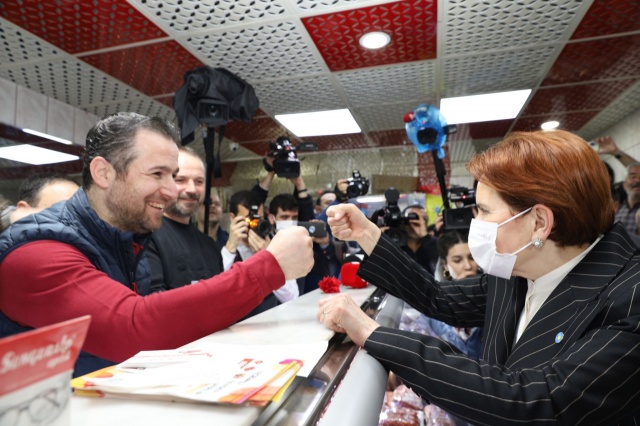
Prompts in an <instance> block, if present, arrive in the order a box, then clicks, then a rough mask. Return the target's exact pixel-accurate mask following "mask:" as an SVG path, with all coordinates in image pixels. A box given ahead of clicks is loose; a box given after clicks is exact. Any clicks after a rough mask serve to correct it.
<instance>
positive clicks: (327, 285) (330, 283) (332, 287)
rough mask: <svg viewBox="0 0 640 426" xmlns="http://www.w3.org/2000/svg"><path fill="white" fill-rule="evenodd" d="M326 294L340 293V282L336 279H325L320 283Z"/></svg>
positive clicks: (319, 285)
mask: <svg viewBox="0 0 640 426" xmlns="http://www.w3.org/2000/svg"><path fill="white" fill-rule="evenodd" d="M318 287H320V290H322V291H323V292H324V293H340V280H338V279H337V278H336V277H324V278H323V279H321V280H320V282H319V283H318Z"/></svg>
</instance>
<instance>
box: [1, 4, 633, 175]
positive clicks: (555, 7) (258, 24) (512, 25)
mask: <svg viewBox="0 0 640 426" xmlns="http://www.w3.org/2000/svg"><path fill="white" fill-rule="evenodd" d="M369 30H381V31H385V32H387V33H388V34H389V35H390V36H391V37H392V42H391V44H390V45H389V46H387V47H385V48H382V49H379V50H375V51H365V50H364V49H363V48H362V47H361V46H360V45H359V44H358V39H359V37H360V35H362V34H363V33H364V32H366V31H369ZM201 65H208V66H212V67H224V68H226V69H228V70H229V71H231V72H233V73H235V74H237V75H238V76H240V77H241V78H243V79H244V80H246V81H247V82H249V83H250V84H252V85H253V86H254V88H255V91H256V94H257V96H258V98H259V101H260V111H259V115H258V116H257V117H256V118H255V119H254V120H253V121H252V122H250V123H248V122H247V123H245V122H230V123H229V124H228V126H227V131H226V134H225V138H226V139H227V140H226V142H225V143H224V144H223V146H222V159H223V162H228V163H234V164H235V162H237V161H240V162H242V161H244V160H259V159H260V157H261V156H262V155H263V154H264V152H266V149H267V147H268V142H269V141H271V140H273V139H275V138H276V137H278V136H281V135H285V134H287V130H286V129H284V128H283V127H281V126H280V125H279V124H278V122H277V121H275V119H274V116H275V115H276V114H284V113H294V112H309V111H321V110H329V109H339V108H347V109H349V110H350V111H351V113H352V114H353V116H354V117H355V119H356V121H357V122H358V124H359V125H360V127H361V129H362V133H360V134H355V135H337V136H328V137H319V138H304V140H311V141H314V140H315V141H317V142H318V145H319V148H320V153H325V154H326V155H335V157H336V159H335V160H334V161H333V162H332V161H325V162H324V163H322V166H321V167H326V168H333V167H334V165H336V164H341V165H343V166H345V167H350V166H349V165H350V164H351V163H352V162H354V161H356V160H353V161H351V160H345V159H344V155H345V154H344V152H345V151H346V152H348V156H349V157H351V156H354V157H355V158H357V153H358V151H359V150H366V151H367V152H368V153H371V152H372V151H373V150H376V149H383V151H384V152H386V151H394V150H396V149H397V150H398V152H405V153H406V150H407V149H413V147H412V146H411V145H410V144H409V142H408V140H407V138H406V134H405V132H404V122H403V117H404V115H405V114H406V113H407V112H409V111H412V110H413V109H415V108H416V107H417V106H418V104H420V103H431V104H434V105H436V106H438V105H439V103H440V100H441V99H442V97H448V96H462V95H469V94H480V93H490V92H496V91H503V90H514V89H532V91H533V93H532V95H531V96H530V99H529V101H528V103H527V104H526V105H525V108H524V110H523V111H522V112H521V113H520V114H519V115H518V117H516V118H515V119H513V120H501V121H497V122H489V123H472V124H465V125H460V126H459V131H458V133H456V134H454V135H452V136H450V137H449V140H448V144H449V145H450V149H448V150H447V157H446V159H445V160H446V161H447V162H448V161H450V162H453V163H455V164H459V163H464V162H466V161H467V160H468V158H469V157H470V156H471V155H472V154H473V153H474V152H476V151H477V150H479V149H484V148H485V147H486V146H488V145H490V144H492V143H494V142H495V141H496V140H498V139H499V138H501V137H503V136H504V135H505V134H506V133H508V132H509V131H511V130H524V129H526V130H531V129H536V128H538V126H539V125H540V124H541V123H542V122H543V121H545V120H548V119H556V120H559V121H561V126H562V127H563V128H566V129H570V130H572V131H575V132H578V133H579V134H581V135H583V136H585V137H587V138H591V137H594V136H598V135H599V134H600V133H601V132H603V131H605V130H606V129H608V128H610V127H611V126H613V125H614V124H616V123H617V122H619V121H621V120H623V119H624V118H625V117H626V116H628V115H629V114H631V113H633V112H634V111H636V110H638V109H639V108H640V7H639V5H638V2H637V1H632V0H615V1H614V0H585V1H581V0H558V1H555V2H549V1H547V0H527V1H519V2H513V1H510V0H495V1H491V2H488V1H466V0H215V1H213V0H207V1H198V0H167V1H155V0H129V1H125V0H104V1H103V0H101V1H82V0H64V1H38V0H4V1H2V2H0V78H2V79H6V80H9V81H11V82H13V83H16V84H18V85H20V86H24V87H26V88H28V89H31V90H33V91H36V92H38V93H41V94H44V95H46V96H48V97H50V98H52V99H56V100H58V101H61V102H64V103H67V104H69V105H73V106H75V107H77V108H81V109H84V110H85V111H87V112H90V113H92V114H96V115H98V116H103V115H107V114H111V113H114V112H117V111H121V110H125V109H126V110H133V111H136V112H139V113H142V114H157V115H160V116H163V117H166V118H168V119H171V120H175V114H174V113H173V110H172V106H173V94H174V92H175V91H176V90H177V89H178V88H179V87H180V86H181V85H182V84H183V75H184V73H185V72H186V71H188V70H190V69H193V68H195V67H198V66H201ZM292 138H293V140H294V141H297V140H298V139H297V138H295V137H292ZM229 141H236V142H239V143H241V148H240V149H238V150H237V151H230V150H228V143H229ZM196 143H198V141H196V142H194V146H195V144H196ZM198 149H199V150H202V149H203V148H202V147H201V143H200V145H198ZM394 152H395V151H394ZM389 156H390V157H391V158H393V159H394V160H396V161H397V164H395V165H394V168H393V170H394V173H399V171H400V170H401V165H402V164H405V163H406V173H407V174H408V175H413V173H415V171H416V170H418V171H419V172H420V173H424V174H425V176H429V177H428V178H425V180H424V181H422V182H421V185H423V186H424V185H427V184H428V185H431V184H432V183H433V179H434V177H433V172H432V171H430V170H432V169H433V164H432V163H429V161H430V160H429V159H428V158H427V159H425V157H428V156H425V155H404V156H403V155H395V154H391V153H390V154H389ZM338 157H339V159H338ZM381 161H382V160H381ZM14 166H15V165H14ZM0 167H3V165H1V164H0ZM4 167H8V166H6V165H5V166H4ZM252 167H253V166H252ZM252 167H249V166H246V167H238V168H237V169H235V170H236V173H238V172H240V171H245V170H253V169H254V168H255V169H260V167H259V165H258V166H256V167H254V168H252ZM319 167H320V166H319ZM381 167H382V166H381ZM9 168H11V167H9ZM260 170H261V169H260ZM317 174H322V170H318V171H317V173H316V175H317ZM429 182H431V183H429Z"/></svg>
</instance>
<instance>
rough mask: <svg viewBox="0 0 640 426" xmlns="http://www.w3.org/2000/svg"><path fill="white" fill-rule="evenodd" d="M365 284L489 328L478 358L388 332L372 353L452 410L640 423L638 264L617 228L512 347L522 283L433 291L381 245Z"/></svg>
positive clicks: (486, 279) (372, 342) (365, 267)
mask: <svg viewBox="0 0 640 426" xmlns="http://www.w3.org/2000/svg"><path fill="white" fill-rule="evenodd" d="M359 274H360V276H361V277H362V278H364V279H365V280H367V281H368V282H370V283H372V284H374V285H377V286H379V287H382V288H384V289H386V290H387V291H389V292H390V293H391V294H393V295H395V296H397V297H400V298H402V299H404V300H405V301H407V302H409V303H410V304H411V305H413V306H414V307H415V308H416V309H418V310H420V311H422V312H424V313H425V314H426V315H429V316H432V317H435V318H438V319H441V320H443V321H445V322H448V323H450V324H452V325H456V326H465V327H474V326H480V327H484V336H485V337H484V343H483V356H482V359H481V360H473V359H470V358H468V357H466V356H464V355H462V354H460V352H459V351H458V350H456V349H455V348H453V347H452V346H450V345H449V344H447V343H445V342H443V341H441V340H439V339H437V338H434V337H430V336H423V335H417V334H414V333H411V332H405V331H400V330H395V329H389V328H384V327H380V328H378V329H377V330H376V331H374V332H373V333H372V334H371V336H370V337H369V339H368V340H367V342H366V343H365V349H366V350H367V351H368V352H369V353H370V354H371V355H373V356H374V357H375V358H377V359H378V360H379V361H380V362H381V363H382V364H383V365H385V366H386V367H387V368H389V369H390V370H392V371H394V372H395V373H396V374H397V375H398V376H400V377H401V378H402V380H403V381H404V382H405V383H406V384H407V385H408V386H410V387H411V388H412V389H413V390H414V391H415V392H416V393H418V394H419V395H421V396H422V397H423V398H425V399H427V400H429V401H431V402H433V403H435V404H437V405H439V406H441V407H443V408H444V409H446V410H448V411H449V412H451V413H453V414H456V415H458V416H459V417H461V418H463V419H465V420H468V421H470V422H471V423H473V424H477V425H492V426H493V425H518V424H544V425H548V424H555V423H557V424H565V425H596V424H606V425H615V424H638V423H640V288H638V284H639V283H640V256H639V254H638V253H636V247H635V245H634V244H633V242H632V240H631V238H630V236H629V234H628V233H627V232H626V231H625V230H624V227H623V226H622V225H620V224H616V225H614V226H613V227H612V229H611V230H610V231H609V232H608V233H607V234H606V235H605V236H604V237H603V238H602V240H600V242H599V243H598V244H597V245H596V246H595V247H594V248H593V250H592V251H591V252H590V253H589V254H588V255H587V256H586V257H585V258H584V259H583V260H582V262H580V263H579V264H578V265H577V266H576V267H575V268H574V269H573V270H572V271H571V272H570V273H569V274H568V275H567V277H566V278H565V279H564V280H563V281H562V282H561V283H560V284H559V285H558V287H557V288H556V289H555V290H554V291H553V293H552V294H551V295H550V296H549V298H548V299H547V300H546V301H545V302H544V304H543V305H542V307H541V308H540V310H539V311H538V312H537V313H536V315H535V316H534V317H533V318H532V319H531V322H530V323H529V325H528V326H527V328H526V330H525V331H524V333H523V334H522V336H521V337H520V339H519V340H518V342H517V344H515V345H514V344H513V341H514V337H515V335H516V326H517V322H518V319H519V317H520V310H521V309H522V305H523V303H524V296H525V295H526V292H527V282H526V280H525V279H523V278H517V277H515V278H511V279H510V280H504V279H500V278H496V277H494V276H488V275H484V276H481V277H474V278H469V279H466V280H462V281H460V282H441V283H438V282H435V281H434V279H433V277H431V276H430V275H429V274H427V273H426V272H425V271H424V270H422V269H420V268H419V267H418V266H417V264H415V263H413V262H412V261H411V260H410V259H409V258H408V257H407V256H405V255H404V253H403V252H402V251H401V250H399V249H398V248H397V247H396V246H395V245H394V243H393V242H392V241H391V240H389V239H388V238H387V237H386V236H384V235H383V236H382V238H381V240H380V242H379V243H378V245H377V246H376V248H375V249H374V251H373V253H372V254H371V256H370V257H369V258H368V259H367V260H366V261H365V262H364V263H363V264H362V266H361V268H360V270H359ZM636 293H638V294H636Z"/></svg>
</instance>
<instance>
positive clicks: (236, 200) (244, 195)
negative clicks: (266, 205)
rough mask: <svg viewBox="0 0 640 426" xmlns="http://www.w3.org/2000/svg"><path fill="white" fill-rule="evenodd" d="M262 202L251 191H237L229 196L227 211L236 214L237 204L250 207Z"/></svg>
mask: <svg viewBox="0 0 640 426" xmlns="http://www.w3.org/2000/svg"><path fill="white" fill-rule="evenodd" d="M260 204H262V203H261V202H260V200H259V199H258V196H257V195H256V194H255V193H254V192H252V191H246V190H244V191H238V192H236V193H235V194H233V195H232V196H231V198H229V213H233V214H234V215H237V214H238V206H243V207H244V208H246V209H249V210H250V209H251V206H258V207H259V206H260Z"/></svg>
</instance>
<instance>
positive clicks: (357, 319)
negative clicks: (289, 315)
mask: <svg viewBox="0 0 640 426" xmlns="http://www.w3.org/2000/svg"><path fill="white" fill-rule="evenodd" d="M316 318H318V321H320V322H321V323H323V324H324V325H325V327H327V328H329V329H331V330H333V331H337V332H340V333H347V335H348V336H349V338H350V339H351V340H352V341H353V343H355V344H356V345H358V346H361V347H362V346H364V343H365V342H366V341H367V339H368V338H369V336H370V335H371V333H373V331H374V330H375V329H376V328H378V327H380V324H378V323H377V322H375V321H374V320H372V319H371V318H369V317H368V316H367V314H365V313H364V312H362V309H360V306H358V305H356V303H355V302H354V301H353V299H352V298H351V296H349V295H348V294H346V293H340V294H337V295H335V296H330V297H327V298H325V299H322V300H320V307H319V308H318V313H317V314H316Z"/></svg>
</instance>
